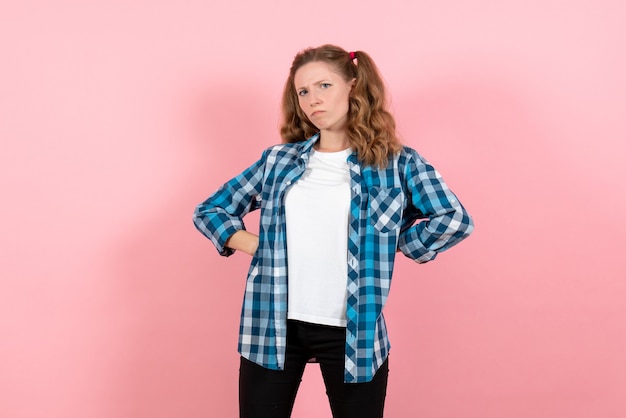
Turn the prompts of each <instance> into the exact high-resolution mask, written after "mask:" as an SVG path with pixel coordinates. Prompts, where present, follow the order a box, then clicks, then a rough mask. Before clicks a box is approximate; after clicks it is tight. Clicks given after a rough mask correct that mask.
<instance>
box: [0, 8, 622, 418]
mask: <svg viewBox="0 0 626 418" xmlns="http://www.w3.org/2000/svg"><path fill="white" fill-rule="evenodd" d="M53 3H54V4H53ZM383 3H384V6H383ZM383 3H381V2H373V1H345V2H337V1H335V0H321V1H317V2H313V3H310V2H309V3H306V2H293V1H286V0H282V1H278V0H276V1H271V2H268V1H248V2H245V1H233V2H217V1H207V2H200V1H188V2H182V3H181V2H174V1H146V0H144V1H139V0H131V1H128V0H107V1H105V0H101V1H78V0H74V1H71V0H59V1H55V2H46V1H43V0H39V1H37V0H34V1H20V2H18V1H14V2H8V1H5V2H3V4H2V5H1V6H0V52H1V57H2V58H1V60H2V65H1V66H0V137H1V138H2V151H1V153H0V170H1V173H0V174H1V175H0V182H1V185H2V189H1V190H2V214H3V216H2V218H1V219H0V240H1V242H0V245H1V248H0V250H1V254H2V262H1V264H0V277H1V282H0V283H1V289H0V332H1V337H0V338H1V340H0V416H2V417H7V418H35V417H45V418H48V417H63V418H165V417H185V418H194V417H233V416H236V409H237V408H236V404H237V389H236V386H237V367H238V356H237V353H236V339H237V330H238V328H237V326H238V318H239V310H240V303H241V297H242V291H243V284H244V277H245V272H246V269H247V265H248V262H249V259H248V257H246V256H245V255H243V254H237V255H235V256H233V257H231V258H230V259H224V258H220V257H219V256H218V255H217V253H216V252H215V250H214V249H213V248H212V246H211V245H210V243H209V241H208V240H206V239H204V238H203V237H202V236H201V235H200V234H199V233H197V232H196V231H195V229H194V228H193V226H192V222H191V213H192V211H193V209H194V207H195V205H196V204H197V203H199V202H200V201H202V200H203V199H204V198H205V197H206V196H208V194H210V193H211V192H212V191H213V190H214V189H215V188H216V187H217V186H218V185H220V184H221V183H222V182H223V181H225V180H227V179H228V178H230V177H231V176H233V175H235V174H237V173H238V172H239V171H241V170H242V169H243V168H245V167H246V166H247V165H248V164H250V163H252V162H253V161H254V160H255V159H256V158H257V157H258V156H259V155H260V153H261V151H262V150H263V149H264V148H265V147H267V146H269V145H271V144H274V143H276V142H279V137H278V134H277V125H278V112H279V98H280V94H281V90H282V85H283V81H284V79H285V78H286V75H287V70H288V67H289V65H290V63H291V59H292V57H293V55H294V54H295V53H296V52H297V51H298V50H300V49H301V48H304V47H306V46H311V45H312V46H317V45H320V44H322V43H326V42H333V43H337V44H339V45H342V46H344V47H345V48H347V49H362V50H365V51H367V52H369V53H370V54H371V55H372V56H373V57H374V58H375V60H376V61H377V63H378V64H379V67H380V69H381V71H382V73H383V75H384V77H385V79H386V81H387V83H388V86H389V91H390V94H391V96H392V101H393V110H394V112H395V114H396V116H397V121H398V125H399V127H400V130H401V133H402V136H403V138H404V141H405V143H406V144H408V145H410V146H412V147H414V148H416V149H417V150H418V151H419V152H421V153H422V154H423V155H424V156H426V158H428V159H429V160H430V161H431V162H432V163H433V164H434V165H435V166H436V167H437V168H438V169H439V170H440V171H441V172H442V173H443V174H444V177H445V178H446V180H447V182H448V183H449V185H450V186H451V187H452V188H453V190H455V192H456V193H457V194H458V195H459V197H460V198H461V200H462V201H463V202H464V204H465V205H466V206H467V208H468V209H469V210H470V212H471V213H472V214H473V216H474V218H475V221H476V232H475V234H474V235H473V236H472V237H471V238H470V239H469V240H468V241H466V242H464V243H463V244H461V245H460V246H459V247H457V248H455V249H453V250H451V251H450V252H449V253H445V254H442V255H441V256H440V258H439V259H438V260H437V261H436V262H434V263H431V264H427V265H415V264H413V263H412V262H411V261H409V260H407V259H401V260H400V261H399V262H398V267H397V271H396V275H395V281H394V285H393V289H392V292H391V298H390V302H389V305H388V306H387V309H386V314H387V320H388V323H389V326H390V332H391V339H392V345H393V348H392V351H391V356H392V357H391V375H390V378H391V381H390V384H389V394H388V403H387V416H388V417H426V418H444V417H446V418H447V417H451V418H452V417H454V418H456V417H458V418H502V417H507V418H517V417H520V418H521V417H524V418H526V417H534V418H538V417H546V418H547V417H551V418H552V417H568V418H578V417H580V418H583V417H585V418H586V417H590V418H596V417H602V418H618V417H619V418H623V417H625V416H626V396H624V394H626V356H625V355H624V353H625V352H626V281H625V279H626V263H625V256H624V247H625V246H624V235H625V232H626V222H625V221H624V216H625V213H626V190H625V188H626V186H624V184H625V182H624V178H625V174H626V173H625V169H624V157H625V154H626V145H625V140H626V122H625V120H626V99H625V97H626V48H625V47H624V41H625V40H626V27H625V26H624V25H623V23H624V16H626V6H625V4H626V3H624V2H623V1H621V0H614V1H608V0H605V1H602V0H599V1H596V2H589V1H582V0H578V1H572V0H570V1H565V0H563V1H557V0H541V1H537V0H531V1H529V0H524V1H522V0H514V1H487V0H478V1H460V0H452V1H446V2H433V1H422V0H420V1H415V2H409V1H398V0H388V1H386V2H383ZM257 219H258V217H255V216H251V219H250V220H249V221H248V225H249V226H250V228H251V229H254V228H255V227H254V223H255V222H256V220H257ZM324 416H326V417H328V416H330V413H329V408H328V406H327V402H326V399H325V394H324V390H323V387H322V384H321V379H320V376H319V370H317V369H316V368H315V367H314V366H312V367H310V368H309V369H308V370H307V372H306V374H305V380H304V383H303V387H302V389H301V392H300V394H299V397H298V399H297V402H296V407H295V412H294V417H296V418H305V417H311V418H313V417H315V418H319V417H324Z"/></svg>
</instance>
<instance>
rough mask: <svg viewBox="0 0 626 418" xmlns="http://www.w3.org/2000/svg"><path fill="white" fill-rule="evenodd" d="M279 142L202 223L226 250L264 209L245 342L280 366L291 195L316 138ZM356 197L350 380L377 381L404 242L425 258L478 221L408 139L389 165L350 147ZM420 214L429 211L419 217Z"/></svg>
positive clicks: (350, 263)
mask: <svg viewBox="0 0 626 418" xmlns="http://www.w3.org/2000/svg"><path fill="white" fill-rule="evenodd" d="M318 139H319V134H318V135H315V136H313V137H312V138H310V139H309V140H307V141H304V142H299V143H295V144H282V145H276V146H274V147H271V148H269V149H267V150H265V152H264V153H263V155H262V156H261V159H260V160H259V161H257V162H256V163H254V164H253V165H252V166H251V167H249V168H248V169H246V170H245V171H244V172H243V173H241V174H240V175H238V176H237V177H235V178H233V179H232V180H230V181H229V182H227V183H226V184H224V185H223V186H222V187H220V188H219V189H218V190H217V191H216V192H215V193H214V194H213V195H211V197H209V198H208V199H207V200H206V201H205V202H203V203H201V204H200V205H198V207H197V208H196V211H195V213H194V223H195V225H196V228H198V230H199V231H200V232H202V233H203V234H204V235H205V236H207V237H208V238H209V239H210V240H211V241H212V242H213V244H214V245H215V247H216V248H217V250H218V251H219V253H220V254H221V255H223V256H229V255H231V254H232V253H233V250H232V249H230V248H227V247H225V246H224V244H225V242H226V240H227V239H228V238H229V237H230V236H231V235H232V234H234V233H235V232H236V231H238V230H240V229H245V226H244V223H243V221H242V218H243V217H244V216H245V215H246V214H247V213H248V212H250V211H252V210H255V209H259V208H260V209H261V216H260V227H259V248H258V250H257V252H256V254H255V255H254V257H253V258H252V261H251V264H250V269H249V271H248V279H247V282H246V289H245V295H244V301H243V308H242V314H241V325H240V334H239V352H240V353H241V355H242V356H243V357H245V358H247V359H249V360H250V361H253V362H255V363H257V364H259V365H261V366H264V367H267V368H269V369H274V370H280V369H281V368H282V367H283V365H284V362H285V347H286V331H287V281H288V279H287V243H286V230H285V228H286V226H285V213H284V207H283V199H284V196H285V192H286V190H287V189H288V188H289V186H290V185H291V184H293V183H295V182H296V181H297V180H298V178H299V177H300V176H301V175H302V174H303V173H304V170H305V167H306V164H307V162H308V158H309V155H310V152H311V149H312V146H313V144H314V143H315V142H316V141H317V140H318ZM348 166H349V169H350V178H351V190H352V200H351V207H350V219H349V231H348V254H347V270H348V283H347V289H348V298H347V307H346V318H347V324H346V359H345V382H346V383H358V382H368V381H370V380H371V379H372V378H373V376H374V373H375V372H376V370H378V368H379V367H380V365H381V364H382V363H383V362H384V361H385V359H386V358H387V354H388V352H389V347H390V345H389V340H388V336H387V329H386V327H385V320H384V317H383V315H382V309H383V307H384V305H385V302H386V300H387V295H388V292H389V287H390V284H391V275H392V271H393V265H394V258H395V255H396V250H397V249H399V250H400V251H401V252H402V253H403V254H404V255H406V256H407V257H409V258H412V259H414V260H415V261H417V262H418V263H424V262H427V261H430V260H432V259H434V258H435V257H436V256H437V254H438V253H439V252H441V251H444V250H446V249H448V248H450V247H451V246H453V245H455V244H456V243H458V242H459V241H461V240H462V239H464V238H465V237H467V236H468V235H469V234H470V233H471V231H472V230H473V222H472V219H471V218H470V216H469V215H468V213H467V212H466V211H465V209H464V208H463V206H462V205H461V203H460V202H459V201H458V200H457V198H456V196H455V195H454V194H453V193H452V192H451V191H450V190H449V189H448V187H447V186H446V184H445V183H444V182H443V180H442V178H441V176H440V175H439V173H438V172H437V171H436V170H435V169H434V168H433V167H432V166H430V165H429V164H428V163H427V162H426V161H425V160H424V159H423V158H422V157H421V156H420V155H419V154H417V152H415V151H414V150H412V149H410V148H407V147H405V148H404V149H403V150H402V151H401V152H400V153H399V154H398V155H395V156H393V157H392V158H390V160H389V164H388V166H387V167H386V168H385V169H382V170H381V169H379V168H378V167H371V166H362V165H361V164H360V163H359V161H358V159H357V157H356V155H355V154H352V155H350V156H349V157H348ZM418 219H425V220H424V221H423V222H417V223H416V221H417V220H418Z"/></svg>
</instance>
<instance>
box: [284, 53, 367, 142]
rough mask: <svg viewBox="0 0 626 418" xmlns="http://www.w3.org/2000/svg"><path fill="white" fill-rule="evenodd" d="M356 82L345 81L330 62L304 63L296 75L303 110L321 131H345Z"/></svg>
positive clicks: (296, 84)
mask: <svg viewBox="0 0 626 418" xmlns="http://www.w3.org/2000/svg"><path fill="white" fill-rule="evenodd" d="M354 81H355V80H354V79H352V80H350V81H349V82H348V81H345V80H344V79H343V77H342V76H341V75H340V74H339V73H337V72H336V70H335V68H334V67H333V66H332V65H330V64H328V63H326V62H323V61H313V62H310V63H308V64H304V65H303V66H302V67H300V68H299V69H298V70H297V71H296V73H295V74H294V85H295V88H296V93H297V94H298V102H299V104H300V109H302V111H303V112H304V114H305V115H306V117H307V118H309V120H310V121H311V123H313V125H315V126H316V127H317V128H318V129H319V130H320V131H334V132H339V131H342V130H344V129H345V127H346V122H347V120H348V109H349V97H350V91H351V90H352V86H353V85H354Z"/></svg>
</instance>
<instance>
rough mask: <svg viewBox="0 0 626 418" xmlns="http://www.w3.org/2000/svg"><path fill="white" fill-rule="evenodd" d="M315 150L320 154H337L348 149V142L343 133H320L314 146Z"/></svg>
mask: <svg viewBox="0 0 626 418" xmlns="http://www.w3.org/2000/svg"><path fill="white" fill-rule="evenodd" d="M314 148H315V150H316V151H320V152H337V151H343V150H345V149H348V148H350V141H348V136H347V135H346V133H345V132H341V133H338V132H329V131H322V132H321V133H320V139H319V141H317V144H315V147H314Z"/></svg>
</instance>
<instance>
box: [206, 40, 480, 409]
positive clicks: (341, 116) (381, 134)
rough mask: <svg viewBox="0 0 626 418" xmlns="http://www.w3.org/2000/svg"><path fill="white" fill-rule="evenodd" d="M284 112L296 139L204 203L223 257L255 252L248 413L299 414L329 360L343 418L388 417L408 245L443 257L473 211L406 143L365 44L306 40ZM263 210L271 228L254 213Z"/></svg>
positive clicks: (333, 397)
mask: <svg viewBox="0 0 626 418" xmlns="http://www.w3.org/2000/svg"><path fill="white" fill-rule="evenodd" d="M282 111H283V122H282V127H281V135H282V139H283V144H281V145H276V146H273V147H270V148H268V149H267V150H265V152H264V153H263V155H262V156H261V158H260V159H259V160H258V161H257V162H256V163H254V164H253V165H252V166H250V167H249V168H248V169H247V170H245V171H244V172H243V173H241V174H239V175H238V176H237V177H235V178H233V179H232V180H230V181H228V182H227V183H226V184H224V185H223V186H222V187H221V188H219V189H218V190H217V191H216V192H215V193H213V195H211V197H209V198H208V199H207V200H206V201H205V202H203V203H201V204H200V205H198V207H197V208H196V211H195V214H194V222H195V225H196V227H197V228H198V230H200V232H202V233H203V234H204V235H205V236H207V237H208V238H209V239H210V240H211V241H212V242H213V244H214V245H215V246H216V247H217V249H218V251H219V253H220V254H221V255H223V256H229V255H231V254H233V252H234V251H235V250H240V251H243V252H245V253H248V254H250V255H252V262H251V265H250V269H249V272H248V279H247V284H246V290H245V295H244V302H243V310H242V316H241V326H240V335H239V352H240V353H241V364H240V370H239V398H240V416H241V417H246V418H251V417H271V418H281V417H289V416H290V415H291V410H292V407H293V404H294V400H295V396H296V392H297V390H298V386H299V384H300V381H301V378H302V374H303V371H304V367H305V365H306V363H307V362H310V361H316V362H318V363H319V364H320V369H321V372H322V376H323V379H324V383H325V385H326V391H327V394H328V398H329V401H330V406H331V410H332V413H333V417H335V418H338V417H341V418H345V417H358V418H368V417H372V418H374V417H377V418H378V417H382V416H383V407H384V401H385V395H386V390H387V375H388V353H389V341H388V337H387V330H386V328H385V320H384V318H383V315H382V309H383V307H384V305H385V302H386V299H387V295H388V292H389V286H390V283H391V277H392V271H393V266H394V258H395V256H396V253H397V252H401V253H402V254H404V255H405V256H407V257H409V258H411V259H413V260H415V261H417V262H418V263H424V262H427V261H430V260H433V259H434V258H435V257H436V256H437V254H438V253H440V252H442V251H444V250H446V249H448V248H450V247H451V246H453V245H455V244H457V243H458V242H459V241H461V240H462V239H464V238H465V237H467V236H468V235H469V234H470V233H471V231H472V229H473V223H472V220H471V218H470V216H469V215H468V213H467V212H466V211H465V209H464V208H463V206H462V205H461V203H460V202H459V201H458V199H457V198H456V196H455V195H454V194H453V193H452V192H451V191H450V190H449V189H448V187H447V186H446V184H445V183H444V182H443V180H442V178H441V176H440V175H439V173H438V172H437V171H436V170H435V169H434V168H433V167H432V166H431V165H429V164H428V163H427V162H426V161H425V160H424V159H423V158H422V157H421V156H420V155H419V154H417V152H416V151H414V150H413V149H410V148H408V147H403V146H402V145H401V144H400V142H399V140H398V138H397V136H396V132H395V122H394V119H393V117H392V116H391V114H390V113H389V112H388V111H387V109H386V98H385V89H384V85H383V82H382V80H381V77H380V75H379V73H378V70H377V68H376V66H375V64H374V62H373V61H372V59H371V58H370V56H369V55H368V54H366V53H365V52H362V51H356V52H347V51H345V50H343V49H341V48H339V47H337V46H333V45H323V46H321V47H319V48H309V49H306V50H304V51H302V52H300V53H299V54H298V55H296V57H295V59H294V61H293V64H292V66H291V70H290V72H289V77H288V78H287V82H286V84H285V89H284V93H283V103H282ZM255 209H260V210H261V215H260V226H259V235H258V236H257V235H255V234H252V233H250V232H247V231H246V229H245V227H244V224H243V221H242V218H243V217H244V216H245V215H246V214H247V213H249V212H250V211H252V210H255ZM418 220H421V221H420V222H416V221H418Z"/></svg>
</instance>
